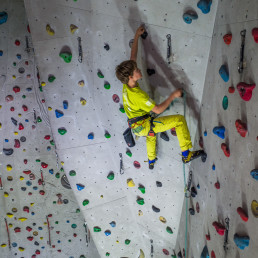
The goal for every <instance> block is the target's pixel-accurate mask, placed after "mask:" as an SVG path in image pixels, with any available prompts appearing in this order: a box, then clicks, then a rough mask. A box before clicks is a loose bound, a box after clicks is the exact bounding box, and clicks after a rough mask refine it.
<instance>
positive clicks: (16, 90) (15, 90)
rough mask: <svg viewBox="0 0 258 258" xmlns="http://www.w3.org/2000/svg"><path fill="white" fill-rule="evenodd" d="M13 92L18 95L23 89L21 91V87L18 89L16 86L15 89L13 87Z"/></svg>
mask: <svg viewBox="0 0 258 258" xmlns="http://www.w3.org/2000/svg"><path fill="white" fill-rule="evenodd" d="M13 91H14V92H15V93H18V92H20V91H21V89H20V87H18V86H14V87H13Z"/></svg>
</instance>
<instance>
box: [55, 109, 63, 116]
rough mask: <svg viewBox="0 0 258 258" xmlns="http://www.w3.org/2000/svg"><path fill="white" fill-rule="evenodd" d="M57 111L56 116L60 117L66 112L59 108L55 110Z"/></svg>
mask: <svg viewBox="0 0 258 258" xmlns="http://www.w3.org/2000/svg"><path fill="white" fill-rule="evenodd" d="M55 113H56V117H57V118H60V117H62V116H63V115H64V113H63V112H62V111H60V110H57V109H56V110H55Z"/></svg>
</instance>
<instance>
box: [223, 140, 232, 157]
mask: <svg viewBox="0 0 258 258" xmlns="http://www.w3.org/2000/svg"><path fill="white" fill-rule="evenodd" d="M221 149H222V150H223V152H224V154H225V156H226V157H230V150H229V148H228V146H227V144H226V143H222V144H221Z"/></svg>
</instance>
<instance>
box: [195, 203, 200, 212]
mask: <svg viewBox="0 0 258 258" xmlns="http://www.w3.org/2000/svg"><path fill="white" fill-rule="evenodd" d="M196 211H197V213H199V212H200V205H199V202H197V203H196Z"/></svg>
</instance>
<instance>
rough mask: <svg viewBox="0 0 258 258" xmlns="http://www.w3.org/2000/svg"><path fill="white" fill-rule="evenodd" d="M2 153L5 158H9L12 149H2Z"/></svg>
mask: <svg viewBox="0 0 258 258" xmlns="http://www.w3.org/2000/svg"><path fill="white" fill-rule="evenodd" d="M3 152H4V154H5V155H6V156H10V155H12V154H13V149H3Z"/></svg>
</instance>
